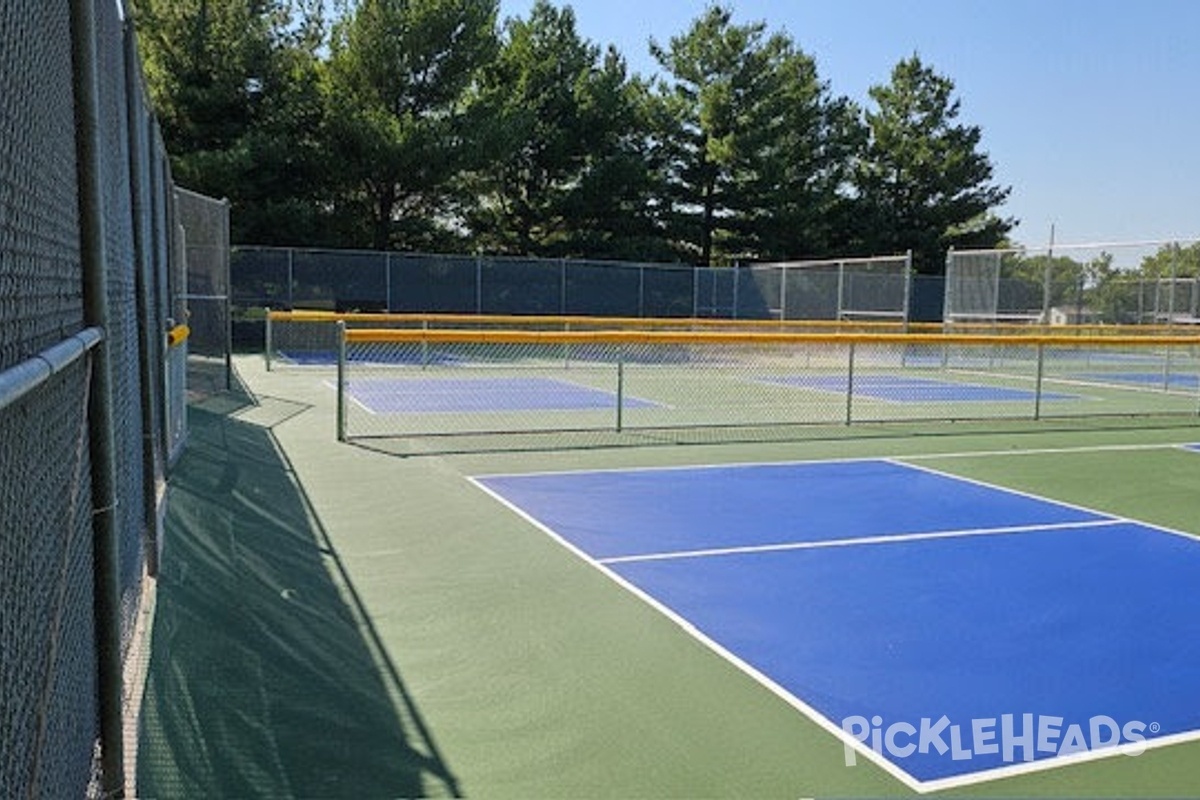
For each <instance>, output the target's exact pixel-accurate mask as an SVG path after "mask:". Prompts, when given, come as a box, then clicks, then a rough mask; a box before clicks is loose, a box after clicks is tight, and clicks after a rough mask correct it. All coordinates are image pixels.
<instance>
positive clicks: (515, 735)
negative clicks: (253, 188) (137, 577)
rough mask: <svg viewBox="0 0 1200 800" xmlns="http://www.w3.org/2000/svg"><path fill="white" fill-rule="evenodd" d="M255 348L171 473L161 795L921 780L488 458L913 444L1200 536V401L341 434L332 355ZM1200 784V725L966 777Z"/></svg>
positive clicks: (1092, 786) (1045, 491)
mask: <svg viewBox="0 0 1200 800" xmlns="http://www.w3.org/2000/svg"><path fill="white" fill-rule="evenodd" d="M236 366H237V368H238V372H239V375H240V377H241V380H242V382H243V384H244V387H245V389H246V390H247V393H246V394H244V395H243V394H229V395H218V396H214V397H209V398H207V399H204V400H202V401H199V402H197V403H195V404H193V406H192V407H191V409H190V424H191V435H190V441H189V449H188V452H187V454H186V455H185V457H184V459H183V460H182V462H181V463H180V465H179V466H178V467H177V469H176V471H175V472H174V473H173V475H172V479H171V488H170V491H171V497H170V503H169V517H168V520H167V528H166V541H165V550H164V560H163V566H162V573H161V577H160V583H159V596H158V609H157V616H156V620H155V625H154V631H153V644H152V647H153V651H152V658H151V666H150V676H149V683H148V686H147V689H146V699H145V703H144V706H143V724H142V728H141V741H140V746H139V766H138V787H139V794H140V795H141V796H146V797H179V796H189V797H234V796H236V797H356V798H359V797H408V796H458V795H461V796H467V797H780V798H784V797H803V796H826V797H828V796H855V797H862V796H898V795H908V794H912V793H913V792H912V791H911V790H910V789H909V788H907V787H906V786H905V785H903V784H902V783H900V782H899V781H897V780H896V779H895V778H893V777H892V776H891V775H889V774H888V773H887V772H885V771H884V770H882V769H880V768H878V767H876V766H874V765H872V764H871V763H868V762H867V761H865V760H863V759H859V760H858V763H857V764H856V765H855V766H852V767H851V766H846V764H845V756H844V752H843V746H842V743H841V742H840V741H839V740H838V739H837V738H835V737H834V736H833V735H831V734H830V733H829V732H828V731H827V730H825V729H824V728H822V727H821V726H819V725H818V724H816V723H814V722H813V721H812V720H810V719H809V718H808V717H806V716H805V715H804V714H802V713H800V712H799V711H798V710H797V709H796V708H794V707H792V706H791V705H789V704H787V703H785V702H783V701H782V700H781V699H780V698H779V697H778V696H777V695H776V694H774V693H772V692H771V691H769V690H768V689H767V688H765V687H764V686H763V685H762V684H761V683H759V682H757V681H755V680H754V679H752V678H751V677H750V676H749V675H747V674H746V673H745V672H743V671H741V670H739V669H738V668H737V667H736V666H735V665H734V664H732V663H730V661H728V660H726V659H723V658H721V657H719V656H718V655H717V654H716V653H714V652H713V650H711V649H710V648H708V647H706V646H705V645H704V644H702V643H701V642H700V641H698V640H697V639H696V638H695V637H694V636H692V635H691V634H690V633H689V632H688V631H687V630H685V628H684V627H682V626H681V625H680V624H679V623H678V622H676V621H673V620H672V619H670V618H668V617H667V616H665V615H663V614H662V613H660V612H659V611H658V610H656V609H655V608H654V607H652V606H651V605H650V604H648V603H647V602H645V601H644V600H643V599H641V598H640V597H638V596H636V595H635V594H633V593H631V592H629V591H627V590H626V589H625V588H623V587H621V586H619V585H617V584H616V583H615V582H614V581H612V580H611V579H610V578H609V577H607V576H606V575H605V574H603V573H602V572H600V571H598V570H596V569H595V568H594V567H593V566H591V565H589V564H588V563H586V562H585V561H584V560H583V559H581V558H579V557H578V556H577V555H576V554H575V553H573V552H571V551H570V550H569V549H567V548H565V547H563V546H562V545H561V544H560V543H558V542H556V541H555V540H554V539H552V538H551V537H550V536H548V535H546V533H545V532H543V531H542V530H539V529H538V528H537V527H535V526H534V525H532V524H530V523H529V522H527V521H526V520H525V519H523V518H522V517H521V516H519V515H517V514H514V513H513V512H512V510H510V509H508V508H505V507H504V506H503V505H501V504H499V503H497V502H496V501H495V499H493V498H492V497H489V496H488V495H486V494H485V493H484V492H482V491H480V490H479V489H478V488H477V487H476V486H475V485H473V484H472V483H471V482H470V481H469V480H468V479H467V478H468V477H470V476H478V475H487V474H499V473H526V472H542V471H546V472H554V471H560V470H579V469H609V468H631V467H660V466H684V465H700V464H727V463H728V464H734V463H748V462H755V463H758V462H779V461H798V460H799V461H809V460H823V459H846V458H858V457H863V458H874V457H890V458H896V459H899V460H901V461H903V462H907V463H912V464H917V465H921V466H927V467H936V469H937V470H939V471H941V472H946V473H951V474H953V475H958V476H963V477H966V478H970V479H974V480H979V481H984V482H987V483H989V484H995V485H998V486H1003V487H1009V488H1012V489H1016V490H1019V491H1023V492H1029V493H1033V494H1036V495H1038V496H1040V497H1045V498H1050V499H1053V500H1058V501H1062V502H1065V503H1070V504H1075V505H1079V506H1085V507H1087V508H1088V509H1094V510H1097V511H1101V512H1104V513H1107V514H1111V515H1115V516H1119V517H1128V518H1132V519H1136V520H1139V521H1142V522H1146V523H1150V524H1154V525H1160V526H1164V527H1168V528H1172V529H1174V530H1176V531H1180V532H1185V533H1190V534H1196V535H1200V513H1197V512H1198V510H1200V499H1198V498H1200V453H1197V452H1194V451H1189V450H1187V449H1184V448H1181V447H1178V446H1177V445H1180V444H1187V443H1195V442H1200V420H1197V419H1196V418H1194V417H1193V418H1188V417H1173V418H1163V419H1156V418H1146V419H1140V420H1139V419H1101V420H1091V421H1080V420H1069V421H1068V420H1058V421H1055V420H1044V421H1042V422H1040V423H1033V422H1012V421H1007V422H1006V421H1000V420H996V421H983V422H979V423H970V424H967V423H958V424H941V425H938V424H931V423H920V424H911V425H904V424H892V425H864V426H860V427H854V428H844V427H841V428H839V427H837V426H831V427H829V428H813V429H812V430H811V431H808V432H805V433H803V434H797V435H796V436H795V437H794V438H793V440H791V441H787V440H780V439H779V438H778V437H772V436H770V435H769V432H767V433H763V434H762V435H761V436H759V437H758V438H759V440H758V441H749V439H752V438H754V437H753V436H752V435H749V434H746V435H744V436H741V437H738V438H741V439H742V441H723V442H717V441H715V440H707V439H706V438H705V437H704V436H701V435H695V436H692V437H690V443H688V444H666V445H664V444H661V443H649V444H647V443H646V441H647V440H642V441H637V440H635V442H636V443H635V444H634V445H633V446H609V445H614V444H627V442H620V441H616V440H615V434H614V435H610V436H606V437H595V438H593V439H584V440H580V441H578V442H575V444H581V445H589V446H580V447H559V448H558V449H550V450H537V449H532V447H533V443H530V442H524V444H525V445H527V446H528V449H524V450H520V451H516V452H504V451H503V450H502V449H501V448H499V447H496V448H487V449H488V450H489V452H482V451H480V452H473V453H460V454H458V455H454V454H443V455H428V454H420V453H418V452H414V451H412V450H411V449H410V448H406V447H405V446H403V445H402V444H395V445H394V446H388V444H387V443H381V442H372V443H370V444H365V443H364V444H338V443H337V442H335V440H334V431H335V419H334V417H335V409H334V394H333V392H331V391H330V390H329V388H328V386H326V385H325V384H324V383H323V376H321V375H314V374H311V373H306V372H302V371H290V372H289V371H283V372H272V373H267V372H266V371H265V370H264V368H263V365H262V363H261V360H260V359H257V358H252V357H244V358H240V359H238V360H237V362H236ZM680 438H681V439H684V438H687V437H684V436H683V435H681V436H680ZM563 441H565V442H568V443H569V440H567V439H564V440H563ZM516 444H517V445H518V446H520V445H521V444H522V440H516ZM542 444H545V442H542ZM478 449H479V450H483V449H485V448H478ZM863 501H864V502H870V498H863ZM1114 591H1129V592H1135V591H1153V587H1116V588H1114ZM1197 591H1200V587H1197ZM850 633H851V632H848V635H850ZM1078 668H1079V669H1087V665H1086V664H1080V665H1078ZM1179 702H1181V703H1191V704H1196V703H1200V697H1180V698H1179ZM1026 710H1028V711H1035V712H1036V711H1038V709H1013V711H1014V712H1021V711H1026ZM1197 786H1200V742H1188V743H1181V744H1176V745H1170V746H1165V747H1161V748H1157V749H1151V750H1149V751H1147V752H1145V753H1143V754H1141V755H1138V756H1136V757H1129V756H1124V755H1114V756H1111V757H1107V758H1102V759H1097V760H1094V761H1089V762H1087V763H1080V764H1075V765H1071V766H1063V767H1057V768H1053V769H1048V770H1044V771H1039V772H1035V773H1031V774H1024V775H1017V776H1014V777H1007V778H1002V779H999V780H994V781H987V782H981V783H977V784H973V785H970V786H964V787H961V788H960V789H957V790H955V794H970V795H986V796H1072V797H1078V796H1104V797H1113V796H1139V797H1143V796H1155V795H1157V796H1180V795H1193V794H1195V793H1196V787H1197Z"/></svg>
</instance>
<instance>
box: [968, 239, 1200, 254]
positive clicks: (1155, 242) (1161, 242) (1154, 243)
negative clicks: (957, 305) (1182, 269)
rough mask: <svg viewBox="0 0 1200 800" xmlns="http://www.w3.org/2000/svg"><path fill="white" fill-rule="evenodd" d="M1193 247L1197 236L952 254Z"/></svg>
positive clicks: (996, 248) (979, 250)
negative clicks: (1173, 246) (1171, 246)
mask: <svg viewBox="0 0 1200 800" xmlns="http://www.w3.org/2000/svg"><path fill="white" fill-rule="evenodd" d="M1173 244H1177V245H1184V246H1187V245H1193V244H1200V237H1196V236H1181V237H1179V238H1177V239H1143V240H1138V241H1128V242H1064V243H1062V244H1059V243H1057V242H1056V243H1054V244H1051V243H1049V242H1047V243H1046V244H1031V245H1024V246H1021V247H985V248H980V249H976V250H957V249H952V250H951V251H950V252H951V253H952V254H953V255H956V256H981V255H991V254H994V255H1001V256H1004V255H1025V254H1032V255H1041V254H1045V253H1048V252H1050V251H1053V252H1055V253H1058V252H1061V251H1071V250H1102V249H1105V248H1111V249H1114V250H1115V249H1119V248H1125V247H1166V246H1168V245H1173Z"/></svg>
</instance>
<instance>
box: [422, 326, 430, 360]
mask: <svg viewBox="0 0 1200 800" xmlns="http://www.w3.org/2000/svg"><path fill="white" fill-rule="evenodd" d="M421 330H423V331H427V330H429V320H427V319H423V320H421ZM421 369H422V370H427V369H429V340H428V339H426V338H425V337H421Z"/></svg>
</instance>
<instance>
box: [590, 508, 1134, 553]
mask: <svg viewBox="0 0 1200 800" xmlns="http://www.w3.org/2000/svg"><path fill="white" fill-rule="evenodd" d="M1122 523H1123V520H1121V519H1117V518H1113V519H1100V520H1092V521H1087V522H1062V523H1056V524H1050V525H1012V526H1002V527H998V528H964V529H961V530H954V531H930V532H928V533H903V534H896V535H893V534H884V535H882V536H862V537H858V538H851V539H828V540H825V541H819V542H780V543H779V544H763V545H751V546H746V547H710V548H706V549H703V550H678V551H672V552H666V553H645V554H641V555H633V556H613V557H612V558H599V559H596V563H598V564H632V563H635V562H639V561H670V560H673V559H680V558H709V557H714V556H737V555H749V554H752V553H782V552H786V551H788V550H815V549H818V548H823V547H852V546H864V545H877V544H902V543H904V542H919V541H924V540H929V539H958V538H962V537H966V536H998V535H1006V534H1016V533H1045V532H1047V531H1055V530H1066V529H1069V528H1098V527H1103V526H1106V525H1119V524H1122Z"/></svg>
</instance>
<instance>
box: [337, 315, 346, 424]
mask: <svg viewBox="0 0 1200 800" xmlns="http://www.w3.org/2000/svg"><path fill="white" fill-rule="evenodd" d="M337 337H338V358H337V440H338V441H339V442H344V441H346V323H345V321H344V320H338V322H337Z"/></svg>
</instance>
